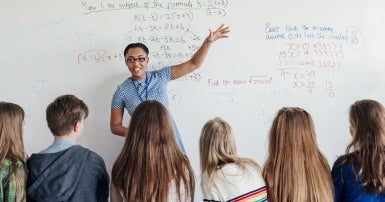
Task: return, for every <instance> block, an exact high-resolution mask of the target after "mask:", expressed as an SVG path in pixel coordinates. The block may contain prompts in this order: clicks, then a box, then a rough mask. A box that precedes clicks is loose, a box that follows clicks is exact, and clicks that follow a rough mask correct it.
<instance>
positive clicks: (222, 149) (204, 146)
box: [199, 117, 260, 186]
mask: <svg viewBox="0 0 385 202" xmlns="http://www.w3.org/2000/svg"><path fill="white" fill-rule="evenodd" d="M199 153H200V164H201V172H202V173H204V172H206V173H207V175H208V179H209V180H208V183H209V184H208V186H213V185H214V184H215V181H214V179H215V176H216V174H217V171H218V170H219V169H221V168H222V167H223V166H225V165H226V164H228V163H234V164H237V165H238V166H239V167H240V168H241V169H243V170H245V171H247V170H246V169H247V167H246V165H247V164H248V165H252V166H253V167H255V168H256V169H257V170H258V169H260V167H259V166H258V165H257V163H256V162H255V161H253V160H251V159H248V158H240V157H238V156H237V148H236V143H235V138H234V135H233V133H232V129H231V126H230V125H229V124H228V123H227V122H226V121H224V120H223V119H221V118H219V117H216V118H214V119H211V120H209V121H207V122H206V123H205V125H204V126H203V128H202V131H201V136H200V138H199Z"/></svg>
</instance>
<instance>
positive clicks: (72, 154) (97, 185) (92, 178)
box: [27, 95, 109, 202]
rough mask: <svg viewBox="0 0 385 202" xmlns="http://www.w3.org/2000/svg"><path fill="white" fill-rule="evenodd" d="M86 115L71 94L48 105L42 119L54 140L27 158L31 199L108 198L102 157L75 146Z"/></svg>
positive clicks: (83, 107)
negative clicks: (45, 121) (44, 116)
mask: <svg viewBox="0 0 385 202" xmlns="http://www.w3.org/2000/svg"><path fill="white" fill-rule="evenodd" d="M87 116H88V107H87V105H86V104H85V103H84V102H83V101H82V100H80V99H78V98H77V97H75V96H74V95H62V96H60V97H58V98H56V99H55V100H54V101H53V102H52V103H51V104H49V105H48V107H47V110H46V118H47V123H48V127H49V129H50V130H51V132H52V134H53V136H54V141H53V143H52V144H51V145H50V146H49V147H48V148H46V149H45V150H43V151H41V152H40V153H37V154H32V156H31V157H30V158H29V159H28V168H29V171H30V173H29V179H28V189H27V191H28V196H29V198H30V199H31V201H77V202H78V201H79V202H80V201H108V194H109V176H108V173H107V171H106V168H105V165H104V161H103V159H102V158H101V157H100V156H99V155H98V154H96V153H95V152H92V151H90V150H89V149H86V148H84V147H82V146H80V145H76V141H77V139H78V137H79V136H80V135H81V134H82V133H83V128H84V119H85V118H87Z"/></svg>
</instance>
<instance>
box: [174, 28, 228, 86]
mask: <svg viewBox="0 0 385 202" xmlns="http://www.w3.org/2000/svg"><path fill="white" fill-rule="evenodd" d="M209 31H210V34H209V36H207V37H206V39H205V40H204V42H203V43H202V45H201V47H200V48H199V49H198V50H197V52H195V54H194V55H193V57H192V58H191V59H190V60H188V61H186V62H184V63H182V64H179V65H174V66H173V67H172V79H178V78H180V77H182V76H184V75H186V74H188V73H191V72H193V71H194V70H196V69H198V68H199V67H200V66H201V65H202V63H203V61H204V60H205V58H206V55H207V52H208V51H209V48H210V46H211V44H212V43H213V42H214V41H216V40H218V39H221V38H227V37H228V35H227V33H229V32H230V29H229V27H225V26H224V24H222V25H221V26H220V27H218V29H216V30H215V31H214V32H212V31H211V29H209Z"/></svg>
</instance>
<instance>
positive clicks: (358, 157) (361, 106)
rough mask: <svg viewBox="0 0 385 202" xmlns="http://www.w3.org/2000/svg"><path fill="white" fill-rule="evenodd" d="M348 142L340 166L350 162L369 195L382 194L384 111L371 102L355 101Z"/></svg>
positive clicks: (351, 108)
mask: <svg viewBox="0 0 385 202" xmlns="http://www.w3.org/2000/svg"><path fill="white" fill-rule="evenodd" d="M349 119H350V127H351V129H352V137H353V138H352V141H351V142H350V144H349V145H348V146H347V148H346V155H344V156H343V158H342V159H343V160H342V163H351V164H352V165H353V169H354V171H355V173H356V175H357V177H359V178H360V181H361V184H362V185H363V186H364V187H365V188H366V190H367V191H368V192H369V193H372V194H379V193H384V191H385V180H384V178H385V174H384V173H385V108H384V106H383V105H382V104H381V103H379V102H377V101H375V100H368V99H366V100H359V101H356V102H355V103H354V104H353V105H352V106H351V107H350V111H349Z"/></svg>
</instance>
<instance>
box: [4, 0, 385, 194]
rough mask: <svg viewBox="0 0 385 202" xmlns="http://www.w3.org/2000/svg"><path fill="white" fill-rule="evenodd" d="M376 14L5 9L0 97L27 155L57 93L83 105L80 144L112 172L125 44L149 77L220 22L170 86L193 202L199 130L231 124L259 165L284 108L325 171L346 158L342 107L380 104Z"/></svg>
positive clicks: (322, 6) (116, 5)
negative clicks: (303, 120)
mask: <svg viewBox="0 0 385 202" xmlns="http://www.w3.org/2000/svg"><path fill="white" fill-rule="evenodd" d="M384 10H385V3H384V1H381V0H365V1H364V0H357V1H348V0H340V1H332V0H325V1H314V2H313V1H305V0H295V1H290V2H288V1H282V0H281V1H279V0H275V1H272V0H269V1H268V0H259V1H253V0H237V1H230V0H179V1H168V0H141V1H134V0H99V1H94V0H83V1H58V0H49V1H48V0H36V1H23V0H19V1H10V0H5V1H2V3H1V6H0V100H2V101H9V102H15V103H18V104H20V105H21V106H22V107H23V108H24V109H25V111H26V119H25V134H24V137H25V139H24V141H25V145H26V150H27V152H28V154H29V155H30V154H32V153H35V152H39V151H41V150H42V149H44V148H45V147H47V146H48V145H49V144H50V143H51V142H52V137H51V134H50V132H49V130H48V128H47V126H46V121H45V108H46V106H47V105H48V104H49V103H50V102H52V101H53V100H54V99H55V98H56V97H57V96H59V95H62V94H74V95H76V96H78V97H79V98H81V99H83V100H84V101H85V102H86V103H87V105H88V106H89V108H90V115H89V117H88V118H87V119H86V122H85V131H84V134H83V136H81V137H80V140H79V142H80V144H82V145H84V146H86V147H89V148H90V149H92V150H94V151H96V152H97V153H99V154H100V155H101V156H102V157H103V158H104V159H105V161H106V165H107V169H108V170H109V171H110V170H111V167H112V164H113V162H114V160H115V158H116V156H117V154H118V153H119V151H120V149H121V146H122V144H123V138H121V137H117V136H114V135H112V134H111V132H110V129H109V116H110V103H111V98H112V94H113V92H114V90H115V89H116V87H117V85H119V84H120V83H121V82H123V81H124V80H125V79H126V78H127V77H129V76H130V73H129V71H128V70H127V67H126V66H125V64H124V56H123V53H122V52H123V49H124V48H125V46H126V45H127V44H129V43H132V42H142V43H145V44H146V45H147V46H148V47H149V48H150V55H149V57H150V64H149V67H148V69H149V70H153V69H158V68H161V67H163V66H167V65H172V64H178V63H181V62H183V61H186V60H188V59H189V58H190V57H191V56H192V55H193V53H194V52H195V51H196V50H197V48H198V47H199V46H200V45H201V44H202V42H203V41H204V39H205V37H206V36H207V35H208V33H209V31H208V29H216V28H217V27H218V26H219V25H220V24H222V23H225V24H226V25H228V26H230V28H231V32H230V34H229V35H230V37H229V38H228V39H223V40H219V41H216V42H214V44H213V45H212V47H211V49H210V52H209V54H208V57H207V59H206V61H205V62H204V64H203V65H202V67H201V68H200V69H199V70H197V71H195V72H193V73H191V74H189V75H187V76H185V77H183V78H181V79H178V80H176V81H173V82H171V83H170V84H169V86H168V94H169V99H170V110H171V112H172V114H173V116H174V118H175V120H176V122H177V124H178V127H179V130H180V132H181V135H182V138H183V141H184V144H185V147H186V150H187V155H188V157H189V158H190V160H191V163H192V166H193V168H194V170H195V172H196V174H197V197H196V198H197V200H200V199H201V197H202V196H201V191H200V186H199V172H200V170H199V154H198V152H199V151H198V140H199V135H200V129H201V127H202V126H203V124H204V123H205V122H206V121H207V120H209V119H211V118H214V117H216V116H220V117H222V118H224V119H225V120H226V121H228V122H229V123H230V124H231V125H232V127H233V129H234V132H235V135H236V140H237V144H238V150H239V154H240V155H241V156H244V157H250V158H253V159H255V160H256V161H257V162H258V163H259V164H261V165H262V164H263V162H264V159H265V157H266V150H267V133H268V129H269V127H270V124H271V122H272V119H273V118H274V115H275V113H276V112H277V110H278V109H279V108H281V107H283V106H298V107H302V108H304V109H306V110H307V111H308V112H310V113H311V114H312V116H313V118H314V122H315V126H316V132H317V140H318V143H319V146H320V148H321V150H322V151H323V152H324V154H325V155H326V157H327V158H328V160H329V163H330V164H332V163H333V161H334V160H335V159H336V157H337V156H338V155H340V154H342V153H343V152H344V149H345V147H346V145H347V143H348V142H349V140H350V135H349V132H348V117H347V112H348V107H349V105H351V104H352V103H353V102H354V101H356V100H357V99H364V98H371V99H376V100H378V101H380V102H382V103H383V104H385V93H384V86H385V81H384V78H385V69H384V67H385V61H384V59H383V57H384V55H385V54H384V53H385V48H384V45H385V39H384V36H385V28H384V26H383V22H384V21H385V14H384V12H383V11H384ZM129 118H130V117H129V116H125V118H124V119H125V123H128V121H129Z"/></svg>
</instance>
